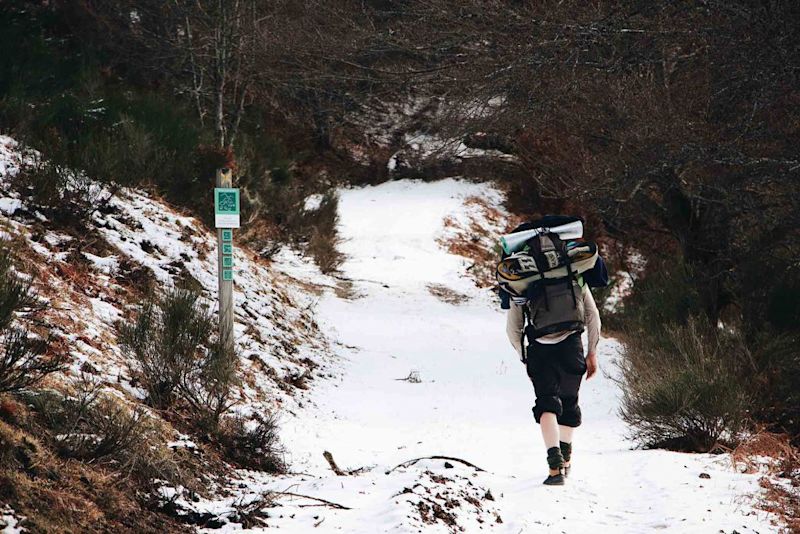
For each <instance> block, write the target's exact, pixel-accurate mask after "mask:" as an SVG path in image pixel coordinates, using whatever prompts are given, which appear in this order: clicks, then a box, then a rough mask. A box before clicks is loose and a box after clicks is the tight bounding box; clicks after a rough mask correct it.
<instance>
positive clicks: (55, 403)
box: [22, 377, 184, 490]
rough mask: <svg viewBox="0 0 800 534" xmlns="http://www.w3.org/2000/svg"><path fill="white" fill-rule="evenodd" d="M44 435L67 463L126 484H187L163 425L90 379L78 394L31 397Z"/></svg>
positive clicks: (42, 393) (28, 398) (79, 387)
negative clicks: (108, 473)
mask: <svg viewBox="0 0 800 534" xmlns="http://www.w3.org/2000/svg"><path fill="white" fill-rule="evenodd" d="M22 398H23V399H24V400H26V401H27V402H28V404H29V405H30V406H31V408H32V410H33V412H34V413H35V414H36V420H37V425H38V426H35V427H33V426H29V430H30V431H32V432H33V431H37V430H39V429H40V430H44V432H41V431H39V432H38V434H39V435H40V436H41V439H44V440H46V441H47V442H48V443H49V444H50V446H51V447H52V449H53V450H54V451H55V452H56V453H57V454H58V455H59V456H60V457H62V458H72V459H75V460H79V461H81V462H85V463H91V464H103V465H107V466H111V467H113V468H114V471H116V472H117V473H119V474H121V475H122V476H123V477H124V478H126V479H127V478H131V479H134V480H136V481H137V482H139V483H141V484H142V487H143V488H145V489H148V490H149V489H152V487H153V483H154V481H156V480H166V481H169V482H170V483H175V484H180V483H183V481H184V480H183V479H184V477H183V475H182V471H181V468H180V465H179V461H178V460H177V459H176V458H175V455H174V454H173V453H172V451H171V450H170V449H169V448H168V447H167V445H166V443H165V438H164V436H165V432H164V429H163V428H162V426H161V424H160V423H158V422H157V421H156V420H155V419H154V418H152V417H150V416H149V415H147V414H146V412H145V411H144V410H143V409H142V408H141V407H136V408H133V409H131V408H129V407H128V406H127V405H126V404H125V403H124V402H123V401H122V400H120V399H119V398H117V397H116V395H114V394H112V393H110V392H106V391H103V389H102V387H101V385H100V384H98V383H93V382H91V381H90V380H88V379H87V378H86V377H82V379H81V380H80V381H79V382H78V384H77V387H76V388H75V391H74V393H73V394H67V393H63V394H62V393H58V392H56V391H52V390H49V391H39V392H28V393H26V394H25V395H23V396H22Z"/></svg>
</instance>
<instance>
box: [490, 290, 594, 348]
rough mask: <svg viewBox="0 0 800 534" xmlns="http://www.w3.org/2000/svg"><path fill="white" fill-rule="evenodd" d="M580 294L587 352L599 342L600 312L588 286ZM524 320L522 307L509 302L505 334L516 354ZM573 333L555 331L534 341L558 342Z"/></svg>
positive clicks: (519, 346) (519, 345) (519, 344)
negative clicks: (587, 337) (587, 346)
mask: <svg viewBox="0 0 800 534" xmlns="http://www.w3.org/2000/svg"><path fill="white" fill-rule="evenodd" d="M581 296H582V297H583V322H584V326H585V328H586V332H587V334H588V336H589V353H592V352H595V351H596V350H597V344H598V343H599V342H600V327H601V323H600V312H598V311H597V304H596V303H595V301H594V297H593V296H592V292H591V291H590V290H589V287H588V286H583V291H582V292H581ZM524 321H525V319H524V317H523V314H522V307H521V306H520V305H517V304H515V303H511V308H510V309H509V310H508V316H507V320H506V334H508V340H509V341H510V342H511V344H512V345H513V346H514V349H516V351H517V353H518V354H522V346H521V340H522V331H523V329H524V328H525V324H524ZM573 333H574V332H572V331H570V330H566V331H564V332H555V333H553V334H547V335H546V336H542V337H540V338H539V339H537V340H536V342H537V343H544V344H555V343H560V342H561V341H564V340H565V339H567V338H568V337H569V336H570V335H572V334H573Z"/></svg>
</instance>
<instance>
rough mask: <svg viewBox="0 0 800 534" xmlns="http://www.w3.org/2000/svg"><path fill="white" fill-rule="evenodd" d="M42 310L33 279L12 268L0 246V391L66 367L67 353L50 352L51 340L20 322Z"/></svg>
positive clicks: (26, 383) (29, 382) (13, 388)
mask: <svg viewBox="0 0 800 534" xmlns="http://www.w3.org/2000/svg"><path fill="white" fill-rule="evenodd" d="M41 310H42V305H41V303H40V302H39V300H38V298H37V297H36V294H35V292H34V291H33V289H32V288H31V285H30V283H29V282H24V281H22V280H21V279H20V277H19V276H18V275H17V274H16V273H14V272H13V271H12V268H11V257H10V255H9V254H8V252H7V251H5V250H0V338H2V351H3V352H2V355H0V393H1V392H7V391H18V390H20V389H23V388H26V387H29V386H31V385H33V384H36V383H37V382H39V381H40V380H41V379H42V378H44V377H45V376H47V375H49V374H51V373H55V372H57V371H60V370H62V369H63V368H64V364H65V363H66V359H67V356H66V354H63V353H61V352H58V353H56V354H54V355H49V356H48V355H47V352H48V349H49V348H50V343H49V340H47V339H43V338H41V337H36V336H32V335H31V334H30V333H29V332H28V331H27V330H26V329H25V328H22V327H20V326H17V325H18V324H19V323H20V322H25V321H26V320H31V319H32V318H33V317H34V316H35V315H36V314H37V313H38V312H39V311H41ZM18 315H20V316H21V319H20V318H18Z"/></svg>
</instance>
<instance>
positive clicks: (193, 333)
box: [119, 288, 238, 433]
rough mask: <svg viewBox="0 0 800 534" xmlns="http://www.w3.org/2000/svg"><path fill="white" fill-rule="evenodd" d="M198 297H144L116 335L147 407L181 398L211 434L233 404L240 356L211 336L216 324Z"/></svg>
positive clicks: (178, 293)
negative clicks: (118, 336) (129, 320)
mask: <svg viewBox="0 0 800 534" xmlns="http://www.w3.org/2000/svg"><path fill="white" fill-rule="evenodd" d="M199 299H200V295H199V293H198V292H197V291H194V290H191V289H186V288H177V289H171V290H169V291H168V292H167V293H166V294H165V295H163V296H162V297H156V298H150V299H147V300H146V301H145V303H144V305H143V306H142V308H141V309H140V311H139V313H138V315H137V316H136V318H135V319H134V321H133V322H132V323H131V324H121V325H120V326H119V335H120V344H121V346H122V348H123V350H125V351H126V352H127V353H128V354H129V355H130V356H131V358H132V360H133V361H132V366H131V372H132V374H133V375H134V376H135V377H136V378H137V379H138V380H139V381H140V382H141V384H142V385H143V386H144V388H145V389H146V390H147V394H148V401H149V402H150V404H151V405H152V406H154V407H157V408H168V407H170V406H173V405H174V404H175V401H177V400H181V401H183V402H184V403H186V404H187V405H188V406H189V408H190V409H191V410H192V412H193V425H194V426H195V427H196V428H197V429H201V430H204V431H209V432H212V433H213V432H214V431H216V428H217V425H218V424H219V420H220V417H221V416H222V415H223V414H224V413H225V412H226V411H227V410H228V409H229V408H230V407H231V405H232V404H233V401H232V391H233V387H234V386H235V385H236V383H237V376H236V370H237V362H238V358H237V356H236V353H235V352H232V351H231V350H229V349H228V348H226V346H227V344H226V343H224V340H221V339H215V338H214V337H213V335H212V334H213V331H214V327H215V322H214V321H213V319H212V316H211V314H210V313H209V311H208V309H207V308H206V307H205V306H204V305H202V304H201V302H200V300H199Z"/></svg>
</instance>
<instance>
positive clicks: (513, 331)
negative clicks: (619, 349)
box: [506, 285, 600, 486]
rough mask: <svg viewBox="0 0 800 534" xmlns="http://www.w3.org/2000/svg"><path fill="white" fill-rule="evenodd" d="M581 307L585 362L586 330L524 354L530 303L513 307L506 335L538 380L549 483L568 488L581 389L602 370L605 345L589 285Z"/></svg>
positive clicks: (553, 337) (558, 335)
mask: <svg viewBox="0 0 800 534" xmlns="http://www.w3.org/2000/svg"><path fill="white" fill-rule="evenodd" d="M580 296H581V298H580V299H579V301H578V304H582V306H579V308H582V310H583V326H584V328H585V330H586V332H587V333H588V337H589V347H588V352H587V355H586V357H585V358H584V352H583V341H582V339H581V333H580V331H575V330H564V331H559V332H554V333H550V334H547V335H544V336H541V337H537V338H536V339H533V340H530V342H529V345H528V347H527V354H523V350H524V348H523V342H524V338H523V331H524V329H525V320H526V319H525V313H527V310H525V309H524V307H525V306H528V304H527V303H525V304H517V303H512V304H511V306H510V308H509V311H508V318H507V326H506V332H507V333H508V338H509V340H510V341H511V344H512V345H513V346H514V348H515V349H516V350H517V353H518V354H520V355H522V359H523V361H524V362H525V363H526V365H527V371H528V376H529V377H530V379H531V381H532V382H533V388H534V391H535V393H536V404H535V405H534V407H533V415H534V417H535V419H536V422H537V423H539V426H540V427H541V431H542V437H543V438H544V444H545V447H546V448H547V464H548V467H549V469H550V471H549V476H548V477H547V479H546V480H545V481H544V483H545V484H547V485H558V486H560V485H563V484H564V478H565V477H567V476H568V475H569V471H570V461H571V459H572V436H573V432H574V431H575V428H577V427H578V426H580V424H581V409H580V406H578V391H579V389H580V385H581V380H582V379H583V375H584V373H585V374H586V378H587V379H589V378H592V376H594V374H595V373H596V372H597V344H598V342H599V341H600V314H599V312H598V311H597V305H596V304H595V301H594V297H592V293H591V291H590V290H589V287H588V285H583V286H582V288H581V291H580Z"/></svg>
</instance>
